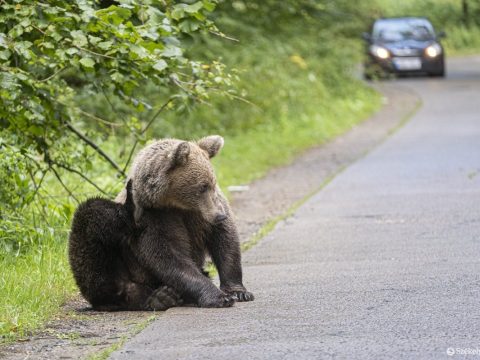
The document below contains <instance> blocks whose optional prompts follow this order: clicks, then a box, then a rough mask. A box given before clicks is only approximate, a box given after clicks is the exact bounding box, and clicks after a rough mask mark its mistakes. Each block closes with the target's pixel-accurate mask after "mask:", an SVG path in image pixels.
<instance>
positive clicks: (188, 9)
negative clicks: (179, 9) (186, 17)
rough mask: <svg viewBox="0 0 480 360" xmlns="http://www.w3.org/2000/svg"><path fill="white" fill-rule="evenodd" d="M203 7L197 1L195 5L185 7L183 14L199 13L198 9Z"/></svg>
mask: <svg viewBox="0 0 480 360" xmlns="http://www.w3.org/2000/svg"><path fill="white" fill-rule="evenodd" d="M202 7H203V4H202V2H201V1H197V2H196V3H194V4H192V5H187V6H186V7H185V12H187V13H189V14H193V13H196V12H198V11H200V9H201V8H202Z"/></svg>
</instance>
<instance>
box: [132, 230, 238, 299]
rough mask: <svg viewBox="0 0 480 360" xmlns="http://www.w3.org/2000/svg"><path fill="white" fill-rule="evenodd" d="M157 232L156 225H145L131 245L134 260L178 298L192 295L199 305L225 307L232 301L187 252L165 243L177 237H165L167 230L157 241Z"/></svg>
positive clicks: (191, 297)
mask: <svg viewBox="0 0 480 360" xmlns="http://www.w3.org/2000/svg"><path fill="white" fill-rule="evenodd" d="M159 234H160V231H157V229H155V228H152V229H150V228H147V229H146V230H145V231H144V232H143V234H142V235H141V236H140V238H139V239H138V240H137V241H136V242H134V243H133V244H132V245H131V246H132V251H133V252H134V254H135V256H136V257H137V259H138V261H139V262H140V263H141V264H143V265H144V266H145V267H146V268H147V269H148V270H149V271H151V272H152V273H153V274H154V275H155V277H157V279H158V280H159V281H160V282H161V283H162V284H166V285H168V286H169V287H171V288H173V289H175V291H176V292H178V293H179V294H181V297H182V298H186V299H192V300H193V301H194V302H195V303H196V304H197V305H198V306H200V307H229V306H232V305H233V304H234V302H235V300H234V299H233V297H232V295H230V294H227V293H225V292H223V291H221V290H220V289H218V288H217V287H216V286H215V285H214V284H213V283H212V281H211V280H210V279H209V278H207V277H206V276H205V275H203V273H202V272H201V271H200V269H198V267H197V266H196V265H195V264H194V262H193V261H192V260H191V259H190V258H188V256H186V255H185V254H182V252H181V251H178V250H179V249H175V248H173V247H170V246H168V245H167V244H175V243H178V242H179V241H180V240H179V239H178V238H174V239H168V238H167V237H168V235H167V234H162V235H163V239H162V241H160V239H159ZM162 244H163V246H162Z"/></svg>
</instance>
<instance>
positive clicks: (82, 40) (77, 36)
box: [71, 30, 88, 47]
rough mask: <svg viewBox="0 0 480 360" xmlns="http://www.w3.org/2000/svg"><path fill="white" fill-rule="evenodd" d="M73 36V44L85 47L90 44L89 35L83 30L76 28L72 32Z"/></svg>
mask: <svg viewBox="0 0 480 360" xmlns="http://www.w3.org/2000/svg"><path fill="white" fill-rule="evenodd" d="M71 35H72V38H73V45H75V46H78V47H84V46H86V45H87V44H88V41H87V37H86V36H85V34H84V33H83V31H81V30H75V31H72V32H71Z"/></svg>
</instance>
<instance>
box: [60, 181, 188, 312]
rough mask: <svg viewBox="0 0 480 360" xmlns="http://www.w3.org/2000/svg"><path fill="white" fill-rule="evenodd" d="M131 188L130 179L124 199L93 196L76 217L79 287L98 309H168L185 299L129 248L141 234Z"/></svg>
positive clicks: (72, 255)
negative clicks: (143, 263)
mask: <svg viewBox="0 0 480 360" xmlns="http://www.w3.org/2000/svg"><path fill="white" fill-rule="evenodd" d="M131 187H132V184H131V181H130V182H129V183H128V184H127V186H126V201H125V204H118V203H115V202H113V201H110V200H106V199H102V198H93V199H89V200H87V201H85V202H84V203H82V204H81V205H80V206H79V207H78V209H77V210H76V212H75V214H74V217H73V222H72V229H71V233H70V238H69V249H68V251H69V260H70V266H71V269H72V272H73V275H74V278H75V281H76V283H77V285H78V287H79V289H80V292H81V293H82V295H83V296H84V298H85V299H86V300H87V301H88V302H89V303H90V304H91V305H92V307H93V309H95V310H100V311H115V310H166V309H168V308H170V307H172V306H177V305H179V304H181V303H182V301H181V299H180V298H179V296H178V294H177V293H176V292H175V291H174V290H173V289H172V288H170V287H168V286H165V285H163V284H161V282H159V281H158V280H157V278H155V276H153V275H152V274H151V273H150V272H149V271H148V270H146V269H145V268H144V267H143V266H141V265H140V264H139V263H138V261H137V260H136V259H135V257H134V255H133V253H132V251H131V248H130V244H131V243H132V242H134V241H135V238H136V236H137V234H136V230H135V223H134V220H133V211H134V209H133V206H134V205H133V199H132V192H131Z"/></svg>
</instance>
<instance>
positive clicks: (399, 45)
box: [378, 40, 435, 51]
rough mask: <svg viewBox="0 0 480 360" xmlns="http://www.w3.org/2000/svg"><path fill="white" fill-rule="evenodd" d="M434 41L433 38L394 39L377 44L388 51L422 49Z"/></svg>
mask: <svg viewBox="0 0 480 360" xmlns="http://www.w3.org/2000/svg"><path fill="white" fill-rule="evenodd" d="M434 42H435V41H434V40H428V41H418V40H402V41H394V42H383V43H379V44H378V45H380V46H382V47H384V48H386V49H387V50H390V51H392V50H393V51H395V50H397V49H412V50H423V49H425V48H426V47H427V46H429V45H431V44H432V43H434Z"/></svg>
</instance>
